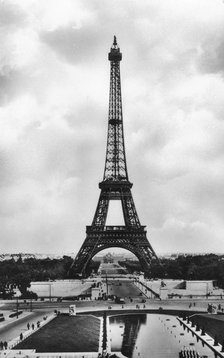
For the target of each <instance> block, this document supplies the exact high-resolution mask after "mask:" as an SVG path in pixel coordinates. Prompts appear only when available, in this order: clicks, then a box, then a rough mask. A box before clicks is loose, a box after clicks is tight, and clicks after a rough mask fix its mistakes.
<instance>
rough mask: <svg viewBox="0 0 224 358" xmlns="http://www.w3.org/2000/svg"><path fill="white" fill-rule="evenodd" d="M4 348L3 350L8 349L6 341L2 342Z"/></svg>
mask: <svg viewBox="0 0 224 358" xmlns="http://www.w3.org/2000/svg"><path fill="white" fill-rule="evenodd" d="M4 347H5V349H7V348H8V343H7V342H6V341H5V342H4Z"/></svg>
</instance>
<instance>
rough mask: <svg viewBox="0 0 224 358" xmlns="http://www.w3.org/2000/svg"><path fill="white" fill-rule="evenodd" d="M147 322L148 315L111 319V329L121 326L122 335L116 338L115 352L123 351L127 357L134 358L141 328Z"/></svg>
mask: <svg viewBox="0 0 224 358" xmlns="http://www.w3.org/2000/svg"><path fill="white" fill-rule="evenodd" d="M146 321H147V316H146V314H138V315H136V314H133V315H128V316H123V315H122V316H115V317H110V327H111V328H112V329H113V326H114V327H118V326H119V329H120V335H119V334H117V335H115V336H114V340H113V350H114V351H121V353H122V354H123V355H124V356H126V357H132V356H133V352H134V349H135V343H136V340H137V337H138V333H139V330H140V327H141V325H142V324H146Z"/></svg>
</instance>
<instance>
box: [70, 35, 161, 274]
mask: <svg viewBox="0 0 224 358" xmlns="http://www.w3.org/2000/svg"><path fill="white" fill-rule="evenodd" d="M108 59H109V61H110V64H111V67H110V97H109V116H108V117H109V118H108V136H107V148H106V161H105V169H104V176H103V181H102V182H100V183H99V188H100V189H101V193H100V197H99V201H98V205H97V208H96V212H95V215H94V218H93V222H92V225H91V226H87V227H86V234H87V236H86V239H85V241H84V242H83V245H82V247H81V249H80V250H79V252H78V254H77V256H76V258H75V260H74V263H73V265H72V267H71V270H72V274H80V273H81V274H83V275H84V274H85V270H86V267H87V265H88V263H89V262H90V260H91V259H92V258H93V257H94V256H95V255H96V254H97V253H98V252H99V251H102V250H104V249H107V248H110V247H121V248H124V249H127V250H129V251H131V252H132V253H133V254H134V255H136V256H137V258H138V259H139V261H140V263H141V265H142V269H143V270H144V271H145V272H148V271H149V269H150V264H151V261H152V259H157V256H156V254H155V252H154V250H153V248H152V247H151V245H150V243H149V241H148V240H147V237H146V230H145V226H142V225H141V224H140V220H139V217H138V214H137V211H136V208H135V204H134V200H133V197H132V193H131V188H132V183H130V181H129V179H128V171H127V163H126V156H125V146H124V131H123V116H122V98H121V80H120V61H121V59H122V54H121V52H120V49H119V47H118V45H117V41H116V37H115V36H114V42H113V45H112V47H111V50H110V52H109V55H108ZM110 200H120V201H121V204H122V210H123V216H124V223H125V225H124V226H106V219H107V213H108V207H109V202H110Z"/></svg>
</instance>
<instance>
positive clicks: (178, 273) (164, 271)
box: [120, 254, 224, 288]
mask: <svg viewBox="0 0 224 358" xmlns="http://www.w3.org/2000/svg"><path fill="white" fill-rule="evenodd" d="M120 264H121V265H122V266H124V267H126V268H127V270H128V272H130V273H133V271H135V272H140V271H141V270H142V269H141V266H140V264H139V262H138V261H123V262H120ZM148 277H149V278H170V279H184V280H215V281H217V284H218V286H219V287H221V288H224V255H223V256H218V255H215V254H207V255H179V256H178V257H176V258H168V259H167V258H166V259H165V258H162V259H160V263H158V262H155V261H154V262H152V266H151V270H150V272H149V273H148Z"/></svg>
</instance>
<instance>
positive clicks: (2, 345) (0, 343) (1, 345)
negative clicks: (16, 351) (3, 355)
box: [0, 341, 4, 350]
mask: <svg viewBox="0 0 224 358" xmlns="http://www.w3.org/2000/svg"><path fill="white" fill-rule="evenodd" d="M3 347H4V343H3V342H2V341H1V342H0V348H1V350H3Z"/></svg>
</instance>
